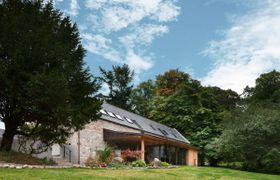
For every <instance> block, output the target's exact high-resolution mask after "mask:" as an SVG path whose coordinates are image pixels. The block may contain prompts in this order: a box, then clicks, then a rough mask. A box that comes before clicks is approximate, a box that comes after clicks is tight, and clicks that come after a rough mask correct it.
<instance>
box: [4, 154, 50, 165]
mask: <svg viewBox="0 0 280 180" xmlns="http://www.w3.org/2000/svg"><path fill="white" fill-rule="evenodd" d="M1 162H6V163H17V164H30V165H55V163H54V162H51V161H48V160H46V159H39V158H36V157H33V156H29V155H26V154H23V153H19V152H6V151H0V163H1Z"/></svg>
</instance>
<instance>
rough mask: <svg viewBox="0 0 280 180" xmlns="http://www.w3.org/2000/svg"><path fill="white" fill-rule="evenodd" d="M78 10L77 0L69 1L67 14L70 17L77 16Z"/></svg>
mask: <svg viewBox="0 0 280 180" xmlns="http://www.w3.org/2000/svg"><path fill="white" fill-rule="evenodd" d="M79 9H80V6H79V4H78V0H71V2H70V8H69V11H68V13H69V14H70V15H71V16H77V15H78V14H79Z"/></svg>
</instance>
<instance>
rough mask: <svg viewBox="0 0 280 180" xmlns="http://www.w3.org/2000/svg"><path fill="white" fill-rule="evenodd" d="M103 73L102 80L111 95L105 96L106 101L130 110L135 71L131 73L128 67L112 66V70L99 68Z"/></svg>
mask: <svg viewBox="0 0 280 180" xmlns="http://www.w3.org/2000/svg"><path fill="white" fill-rule="evenodd" d="M99 69H100V72H101V77H100V79H101V80H102V81H103V82H104V83H106V84H107V85H108V87H109V95H108V96H106V95H103V97H104V99H105V100H106V101H107V102H109V103H111V104H113V105H115V106H118V107H121V108H123V109H126V110H130V109H131V106H130V95H131V92H132V88H133V85H132V80H133V77H134V71H131V70H130V68H129V67H128V65H126V64H124V65H123V66H112V70H108V71H106V70H104V69H103V68H101V67H100V68H99Z"/></svg>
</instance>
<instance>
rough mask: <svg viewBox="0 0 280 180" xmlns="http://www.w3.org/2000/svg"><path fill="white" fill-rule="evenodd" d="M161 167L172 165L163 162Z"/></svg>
mask: <svg viewBox="0 0 280 180" xmlns="http://www.w3.org/2000/svg"><path fill="white" fill-rule="evenodd" d="M160 166H163V167H168V166H170V164H169V163H168V162H161V163H160Z"/></svg>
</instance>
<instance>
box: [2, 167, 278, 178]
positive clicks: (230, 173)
mask: <svg viewBox="0 0 280 180" xmlns="http://www.w3.org/2000/svg"><path fill="white" fill-rule="evenodd" d="M0 179H5V180H8V179H13V180H14V179H20V180H24V179H28V180H32V179H67V180H68V179H159V180H162V179H172V180H173V179H199V180H202V179H223V180H224V179H238V180H240V179H254V180H255V179H260V180H265V179H280V176H279V175H268V174H260V173H251V172H244V171H237V170H231V169H225V168H210V167H180V168H175V169H145V170H135V169H133V170H124V169H122V170H121V169H119V170H114V169H0Z"/></svg>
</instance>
